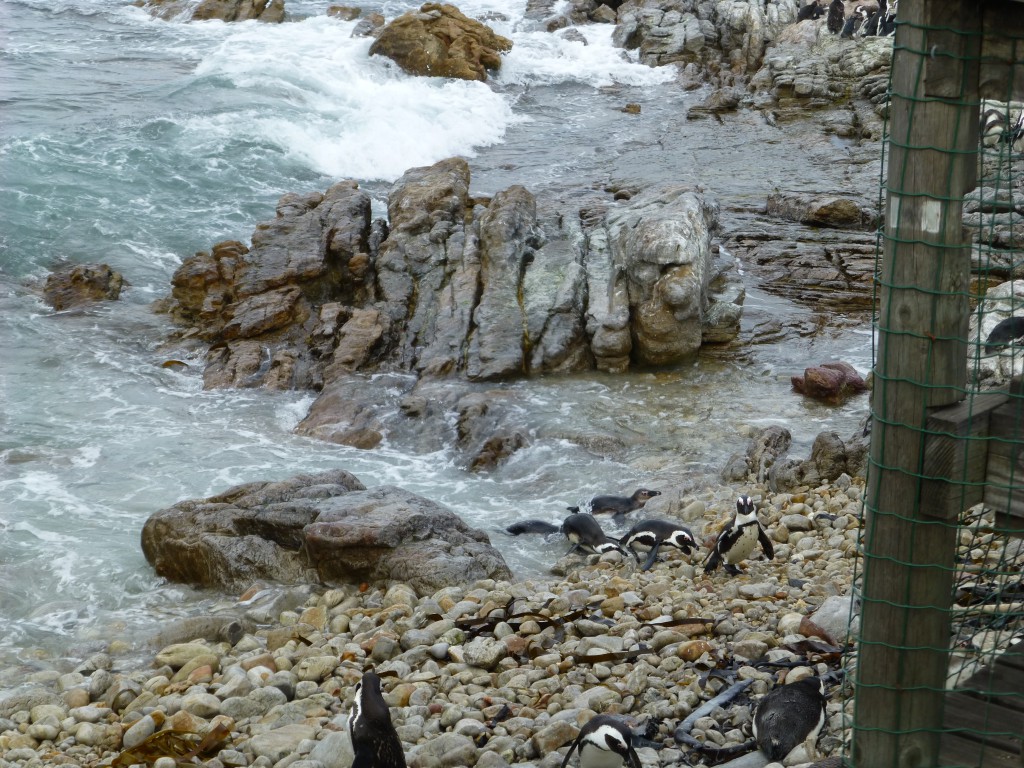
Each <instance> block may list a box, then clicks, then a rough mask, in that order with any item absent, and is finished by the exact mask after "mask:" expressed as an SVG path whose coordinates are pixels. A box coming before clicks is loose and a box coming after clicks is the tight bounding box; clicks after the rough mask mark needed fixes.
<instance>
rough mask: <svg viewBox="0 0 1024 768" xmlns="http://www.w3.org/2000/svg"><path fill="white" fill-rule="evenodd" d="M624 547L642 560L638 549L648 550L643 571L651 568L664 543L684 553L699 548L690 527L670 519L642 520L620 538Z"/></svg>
mask: <svg viewBox="0 0 1024 768" xmlns="http://www.w3.org/2000/svg"><path fill="white" fill-rule="evenodd" d="M619 544H620V545H621V546H622V548H623V549H628V550H630V551H631V552H632V553H633V556H634V557H636V559H637V562H638V563H639V562H640V557H639V556H638V555H637V549H644V550H646V551H647V553H648V554H647V562H645V563H644V565H643V567H642V568H641V569H640V570H641V571H647V570H650V568H651V566H653V565H654V561H655V560H656V559H657V557H658V549H659V548H660V547H661V545H662V544H668V545H669V546H671V547H675V548H676V549H679V550H681V551H682V552H683V553H684V554H687V555H688V554H690V552H692V551H693V550H695V549H696V548H697V541H696V539H694V538H693V534H692V533H691V532H690V529H689V528H687V527H685V526H683V525H680V524H679V523H674V522H671V521H669V520H641V521H640V522H639V523H637V524H636V525H634V526H633V527H632V528H630V529H629V532H628V533H627V534H626V535H625V536H623V537H622V538H621V539H619Z"/></svg>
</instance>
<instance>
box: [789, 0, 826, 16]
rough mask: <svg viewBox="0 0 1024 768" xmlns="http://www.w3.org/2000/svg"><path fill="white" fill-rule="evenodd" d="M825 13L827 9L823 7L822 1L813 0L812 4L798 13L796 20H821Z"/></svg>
mask: <svg viewBox="0 0 1024 768" xmlns="http://www.w3.org/2000/svg"><path fill="white" fill-rule="evenodd" d="M824 12H825V9H824V8H822V7H821V0H811V2H809V3H808V4H807V5H805V6H803V7H802V8H801V9H800V10H799V11H797V12H796V20H797V21H807V20H808V19H819V18H821V15H822V14H823V13H824Z"/></svg>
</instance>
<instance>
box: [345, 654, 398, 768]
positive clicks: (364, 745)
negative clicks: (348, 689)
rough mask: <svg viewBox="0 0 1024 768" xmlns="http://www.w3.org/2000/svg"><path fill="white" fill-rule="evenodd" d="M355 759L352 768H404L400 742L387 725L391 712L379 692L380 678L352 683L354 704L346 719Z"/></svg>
mask: <svg viewBox="0 0 1024 768" xmlns="http://www.w3.org/2000/svg"><path fill="white" fill-rule="evenodd" d="M348 730H349V735H350V736H351V737H352V749H353V750H354V751H355V755H356V758H355V760H354V761H353V762H352V768H405V754H404V753H403V752H402V742H401V741H400V740H399V738H398V734H397V733H396V732H395V726H393V725H392V724H391V712H390V711H389V710H388V705H387V703H386V702H385V701H384V696H383V695H382V694H381V692H380V678H379V677H377V675H376V674H375V673H373V672H366V673H364V674H363V679H362V680H361V681H359V682H358V683H356V700H355V703H354V704H353V705H352V714H351V715H350V716H349V719H348Z"/></svg>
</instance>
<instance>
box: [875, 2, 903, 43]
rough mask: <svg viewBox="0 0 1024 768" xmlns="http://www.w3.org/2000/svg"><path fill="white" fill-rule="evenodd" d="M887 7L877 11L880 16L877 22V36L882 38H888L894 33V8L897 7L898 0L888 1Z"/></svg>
mask: <svg viewBox="0 0 1024 768" xmlns="http://www.w3.org/2000/svg"><path fill="white" fill-rule="evenodd" d="M887 5H888V7H882V8H880V9H879V12H880V13H881V16H880V17H879V19H880V20H879V22H878V34H879V36H882V37H888V36H889V35H893V34H895V33H896V10H897V8H896V7H897V5H899V0H889V2H888V3H887Z"/></svg>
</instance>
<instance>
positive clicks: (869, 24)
mask: <svg viewBox="0 0 1024 768" xmlns="http://www.w3.org/2000/svg"><path fill="white" fill-rule="evenodd" d="M879 18H880V16H879V14H878V11H874V12H873V13H871V14H869V15H868V20H867V21H865V22H864V24H863V25H862V26H861V28H860V34H861V36H862V37H874V36H875V35H877V34H878V21H879Z"/></svg>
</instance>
